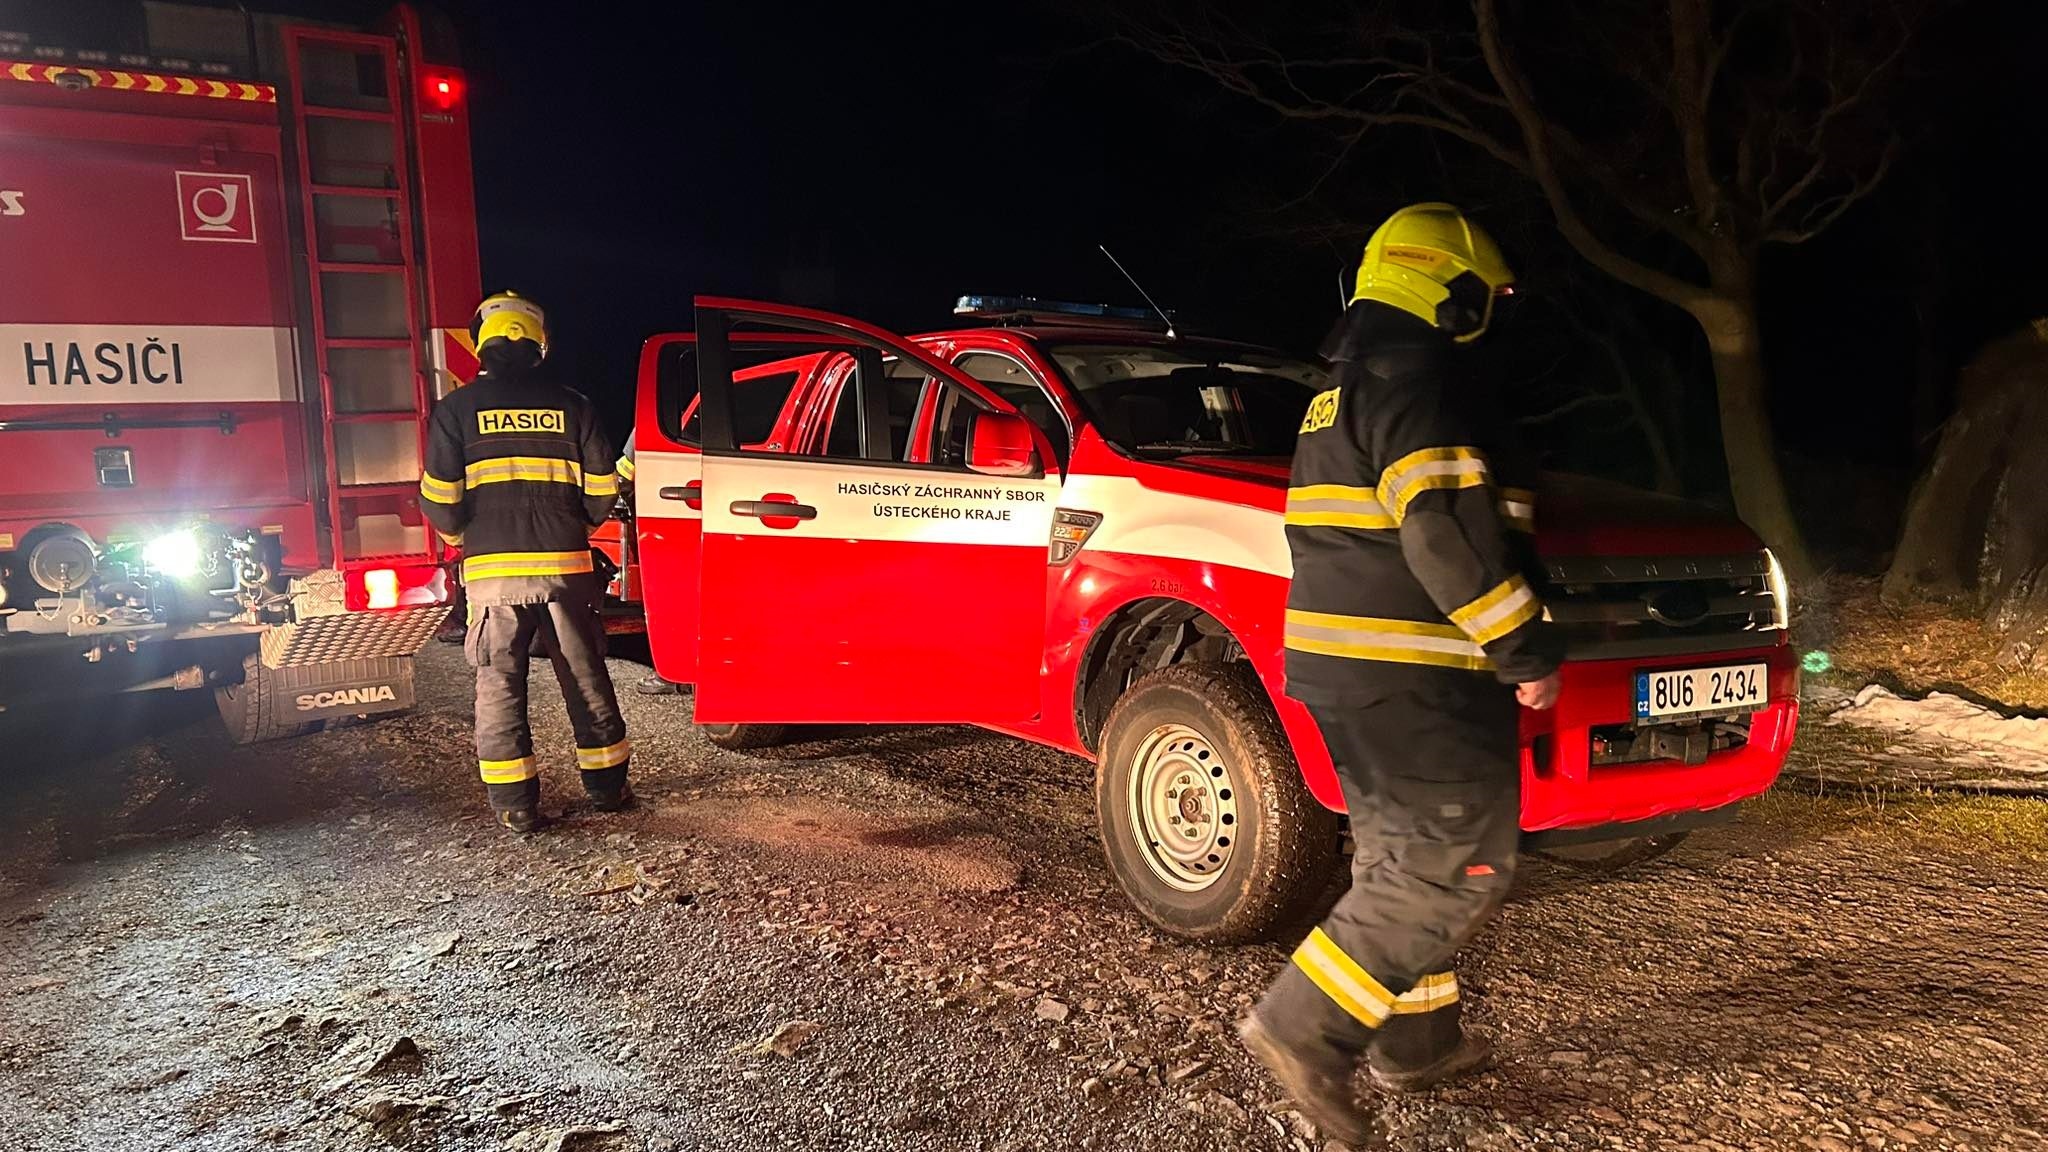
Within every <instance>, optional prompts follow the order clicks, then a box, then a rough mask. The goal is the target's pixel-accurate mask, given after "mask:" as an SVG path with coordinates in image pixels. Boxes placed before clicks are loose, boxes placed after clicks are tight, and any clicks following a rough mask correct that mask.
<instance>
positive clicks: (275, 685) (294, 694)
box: [263, 656, 415, 725]
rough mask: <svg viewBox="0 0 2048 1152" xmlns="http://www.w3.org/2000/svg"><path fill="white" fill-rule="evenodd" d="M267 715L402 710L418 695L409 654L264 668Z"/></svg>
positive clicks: (295, 719)
mask: <svg viewBox="0 0 2048 1152" xmlns="http://www.w3.org/2000/svg"><path fill="white" fill-rule="evenodd" d="M263 677H264V679H265V680H267V681H268V682H269V683H268V684H267V685H266V688H267V691H266V692H265V693H264V697H263V703H264V707H265V708H267V709H269V710H270V712H271V715H270V716H269V717H268V719H269V720H270V721H271V722H272V723H273V724H277V725H287V724H304V723H307V722H309V721H313V720H332V719H334V718H336V717H340V716H373V715H376V714H377V713H380V712H403V711H405V710H407V709H409V708H411V707H412V706H413V704H414V701H415V695H414V692H413V663H412V657H410V656H375V657H370V658H367V659H360V660H335V661H332V662H330V663H327V664H311V665H296V666H292V667H287V668H265V669H264V670H263Z"/></svg>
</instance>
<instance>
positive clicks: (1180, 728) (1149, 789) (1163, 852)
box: [1127, 724, 1239, 892]
mask: <svg viewBox="0 0 2048 1152" xmlns="http://www.w3.org/2000/svg"><path fill="white" fill-rule="evenodd" d="M1127 801H1128V808H1129V818H1130V828H1131V832H1132V834H1133V835H1134V836H1135V837H1136V838H1137V842H1138V854H1139V855H1141V856H1143V857H1144V858H1145V864H1146V866H1147V867H1149V868H1150V869H1151V870H1152V874H1153V875H1154V876H1156V877H1158V878H1159V880H1160V881H1161V882H1163V883H1165V884H1166V885H1168V886H1169V887H1172V888H1174V889H1176V890H1178V891H1181V892H1201V891H1203V890H1205V889H1207V888H1209V887H1211V886H1213V885H1214V884H1215V883H1216V881H1217V880H1218V879H1220V878H1221V877H1222V875H1223V873H1224V870H1225V869H1227V868H1228V867H1229V866H1230V858H1231V855H1232V853H1234V852H1235V851H1236V850H1237V840H1238V832H1239V826H1238V818H1237V801H1238V792H1237V779H1236V775H1235V774H1234V773H1233V772H1232V771H1231V769H1230V766H1229V764H1227V763H1226V762H1225V760H1224V757H1223V754H1222V753H1221V752H1219V751H1217V749H1216V747H1215V745H1214V744H1212V743H1210V741H1209V738H1208V737H1207V736H1204V735H1203V734H1202V733H1200V732H1198V731H1196V730H1195V729H1193V728H1190V727H1188V726H1187V725H1185V724H1162V725H1160V726H1159V727H1157V728H1154V729H1153V730H1152V731H1151V733H1150V734H1148V735H1147V736H1146V737H1145V739H1144V740H1143V741H1142V742H1141V743H1140V744H1139V745H1138V750H1137V752H1136V754H1135V755H1134V756H1133V757H1132V759H1131V771H1130V790H1129V795H1128V797H1127Z"/></svg>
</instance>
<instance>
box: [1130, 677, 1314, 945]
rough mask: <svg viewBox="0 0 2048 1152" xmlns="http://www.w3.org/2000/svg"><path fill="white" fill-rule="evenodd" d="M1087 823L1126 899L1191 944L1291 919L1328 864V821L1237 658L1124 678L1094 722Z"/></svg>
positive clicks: (1268, 931)
mask: <svg viewBox="0 0 2048 1152" xmlns="http://www.w3.org/2000/svg"><path fill="white" fill-rule="evenodd" d="M1095 818H1096V821H1097V823H1098V824H1099V825H1100V828H1101V832H1102V846H1103V852H1104V854H1105V855H1106V856H1107V857H1108V859H1109V867H1110V871H1111V872H1113V873H1114V874H1115V876H1116V879H1117V883H1118V884H1119V885H1120V886H1121V887H1122V888H1123V890H1124V894H1125V895H1127V896H1129V897H1130V899H1131V903H1133V904H1135V905H1137V908H1138V911H1139V912H1140V913H1141V914H1142V915H1143V916H1144V917H1145V918H1146V919H1147V920H1150V921H1151V922H1152V923H1154V924H1156V925H1158V926H1159V927H1160V928H1163V929H1165V930H1166V931H1168V932H1172V933H1174V934H1175V935H1179V936H1186V937H1189V938H1192V939H1197V940H1206V941H1216V942H1224V941H1240V940H1259V939H1265V938H1267V937H1270V936H1273V935H1276V934H1278V933H1280V932H1282V931H1285V930H1288V929H1291V928H1294V927H1296V926H1298V925H1299V924H1300V922H1301V921H1303V920H1305V919H1307V917H1308V915H1309V914H1310V913H1311V912H1312V911H1313V910H1314V909H1315V908H1316V907H1317V905H1318V904H1319V902H1320V901H1321V899H1322V898H1323V897H1324V896H1325V895H1326V894H1327V892H1328V888H1329V882H1330V878H1331V874H1332V870H1333V869H1334V868H1335V867H1336V866H1337V863H1338V859H1337V847H1338V841H1337V817H1336V815H1335V814H1333V813H1331V812H1330V811H1328V810H1327V809H1325V808H1323V806H1322V805H1320V804H1318V803H1316V800H1315V798H1314V797H1313V796H1311V795H1309V792H1308V788H1307V786H1306V785H1304V784H1303V783H1302V780H1301V771H1300V769H1299V768H1298V767H1297V766H1296V765H1295V762H1294V754H1293V752H1292V750H1291V749H1290V748H1289V747H1288V744H1287V738H1286V736H1285V734H1284V733H1283V732H1282V731H1281V728H1280V720H1279V717H1277V716H1275V715H1274V714H1273V706H1272V704H1271V703H1270V702H1269V701H1268V700H1267V698H1266V695H1265V692H1264V691H1263V690H1262V689H1261V688H1260V686H1259V681H1258V679H1257V678H1256V677H1255V676H1253V675H1252V673H1251V671H1250V670H1249V669H1248V668H1246V667H1244V666H1243V665H1224V664H1183V665H1178V666H1176V667H1172V668H1165V669H1161V670H1160V671H1157V672H1153V673H1151V674H1149V675H1147V676H1144V677H1142V678H1141V679H1139V680H1138V682H1137V683H1135V684H1133V685H1131V687H1130V689H1129V690H1128V691H1126V692H1125V693H1124V695H1123V697H1122V698H1121V699H1119V700H1118V701H1117V703H1116V706H1115V707H1114V708H1112V709H1110V713H1109V719H1108V721H1107V722H1106V723H1105V724H1104V726H1103V734H1102V745H1101V755H1100V757H1099V759H1098V760H1097V762H1096V769H1095Z"/></svg>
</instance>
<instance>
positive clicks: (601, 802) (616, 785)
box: [580, 764, 633, 812]
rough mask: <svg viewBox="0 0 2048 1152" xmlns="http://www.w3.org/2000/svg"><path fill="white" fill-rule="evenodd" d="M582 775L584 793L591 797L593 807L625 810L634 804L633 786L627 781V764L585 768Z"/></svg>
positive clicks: (605, 809) (604, 809) (618, 810)
mask: <svg viewBox="0 0 2048 1152" xmlns="http://www.w3.org/2000/svg"><path fill="white" fill-rule="evenodd" d="M580 775H581V776H582V777H583V794H584V795H585V796H586V797H588V798H589V799H590V806H591V807H592V808H595V809H597V810H598V811H599V812H623V811H625V810H626V809H628V808H631V807H632V806H633V788H632V786H631V785H630V784H628V783H626V765H624V764H614V765H612V766H611V767H609V768H585V769H584V770H583V771H582V772H581V773H580Z"/></svg>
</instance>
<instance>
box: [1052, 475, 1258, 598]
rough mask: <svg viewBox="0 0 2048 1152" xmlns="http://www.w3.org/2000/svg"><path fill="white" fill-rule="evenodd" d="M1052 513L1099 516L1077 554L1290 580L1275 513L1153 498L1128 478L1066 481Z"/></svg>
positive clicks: (1174, 496)
mask: <svg viewBox="0 0 2048 1152" xmlns="http://www.w3.org/2000/svg"><path fill="white" fill-rule="evenodd" d="M1059 501H1060V505H1059V506H1060V507H1062V508H1074V509H1080V510H1083V511H1088V512H1099V513H1101V514H1102V526H1101V527H1099V528H1097V529H1096V530H1095V533H1094V535H1092V536H1090V537H1089V538H1088V543H1087V544H1086V545H1085V546H1084V547H1083V548H1082V551H1083V552H1118V553H1122V554H1124V555H1127V556H1158V557H1161V558H1164V559H1168V560H1192V561H1201V562H1205V563H1210V564H1221V565H1224V566H1225V567H1230V568H1242V569H1245V570H1246V571H1249V572H1263V573H1265V574H1266V575H1269V576H1280V577H1283V578H1284V577H1289V576H1292V575H1294V562H1293V560H1292V559H1291V558H1290V557H1289V556H1288V552H1287V531H1286V526H1285V524H1284V522H1283V518H1282V516H1281V513H1280V512H1279V511H1277V510H1271V509H1266V508H1248V507H1246V506H1244V505H1242V504H1232V503H1230V502H1228V501H1225V500H1217V499H1214V498H1212V497H1206V496H1189V495H1186V494H1184V493H1179V492H1161V491H1159V490H1157V489H1153V488H1147V487H1145V486H1144V485H1143V484H1140V483H1139V482H1138V481H1137V480H1135V479H1132V478H1131V477H1128V476H1074V477H1070V478H1069V479H1068V480H1067V483H1066V487H1065V489H1064V490H1063V491H1061V493H1060V497H1059Z"/></svg>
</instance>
